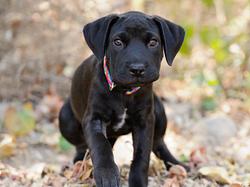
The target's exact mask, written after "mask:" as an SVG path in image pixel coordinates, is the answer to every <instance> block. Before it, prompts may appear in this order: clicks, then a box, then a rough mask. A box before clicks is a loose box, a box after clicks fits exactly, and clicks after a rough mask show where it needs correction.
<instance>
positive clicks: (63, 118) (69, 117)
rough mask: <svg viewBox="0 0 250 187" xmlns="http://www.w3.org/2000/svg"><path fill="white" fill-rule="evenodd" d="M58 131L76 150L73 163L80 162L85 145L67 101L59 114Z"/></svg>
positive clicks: (80, 129) (79, 127)
mask: <svg viewBox="0 0 250 187" xmlns="http://www.w3.org/2000/svg"><path fill="white" fill-rule="evenodd" d="M59 129H60V131H61V134H62V135H63V137H64V138H65V139H66V140H67V141H69V142H70V143H71V144H73V145H74V146H75V148H76V155H75V158H74V163H75V162H77V161H79V160H82V159H83V157H84V155H85V152H86V149H87V145H86V143H85V139H84V136H83V131H82V127H81V124H80V122H78V121H77V119H76V118H75V116H74V114H73V111H72V108H71V105H70V102H69V101H66V102H65V103H64V105H63V106H62V108H61V111H60V113H59Z"/></svg>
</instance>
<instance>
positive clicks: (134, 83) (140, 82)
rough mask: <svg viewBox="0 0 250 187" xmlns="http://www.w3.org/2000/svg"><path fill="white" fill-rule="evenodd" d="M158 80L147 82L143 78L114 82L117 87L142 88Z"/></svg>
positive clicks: (153, 79)
mask: <svg viewBox="0 0 250 187" xmlns="http://www.w3.org/2000/svg"><path fill="white" fill-rule="evenodd" d="M157 79H158V78H157V77H156V78H152V79H148V80H145V79H143V78H133V79H131V80H114V82H115V84H116V85H117V86H122V87H124V88H133V87H142V86H144V85H147V84H150V83H152V82H154V81H156V80H157Z"/></svg>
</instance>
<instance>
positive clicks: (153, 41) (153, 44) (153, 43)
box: [148, 39, 159, 48]
mask: <svg viewBox="0 0 250 187" xmlns="http://www.w3.org/2000/svg"><path fill="white" fill-rule="evenodd" d="M158 44H159V42H158V41H157V40H156V39H151V40H150V41H149V42H148V48H154V47H157V46H158Z"/></svg>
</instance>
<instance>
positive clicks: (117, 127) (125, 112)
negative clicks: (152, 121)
mask: <svg viewBox="0 0 250 187" xmlns="http://www.w3.org/2000/svg"><path fill="white" fill-rule="evenodd" d="M126 117H127V108H125V109H124V112H123V114H122V115H121V116H120V120H121V121H120V122H118V123H117V124H116V125H115V126H114V127H113V128H114V130H115V131H118V130H119V129H120V128H122V126H123V125H124V123H125V120H126Z"/></svg>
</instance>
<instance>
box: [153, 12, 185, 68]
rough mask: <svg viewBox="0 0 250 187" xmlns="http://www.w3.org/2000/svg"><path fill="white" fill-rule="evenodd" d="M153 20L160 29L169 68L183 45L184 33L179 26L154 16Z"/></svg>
mask: <svg viewBox="0 0 250 187" xmlns="http://www.w3.org/2000/svg"><path fill="white" fill-rule="evenodd" d="M153 19H154V21H155V22H156V23H157V25H158V27H159V29H160V34H161V40H162V42H163V46H164V53H165V57H166V60H167V63H168V65H170V66H171V65H172V63H173V60H174V57H175V56H176V54H177V52H178V51H179V49H180V48H181V45H182V43H183V40H184V36H185V31H184V29H183V28H182V27H181V26H179V25H176V24H174V23H172V22H170V21H168V20H165V19H163V18H161V17H158V16H154V17H153Z"/></svg>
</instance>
